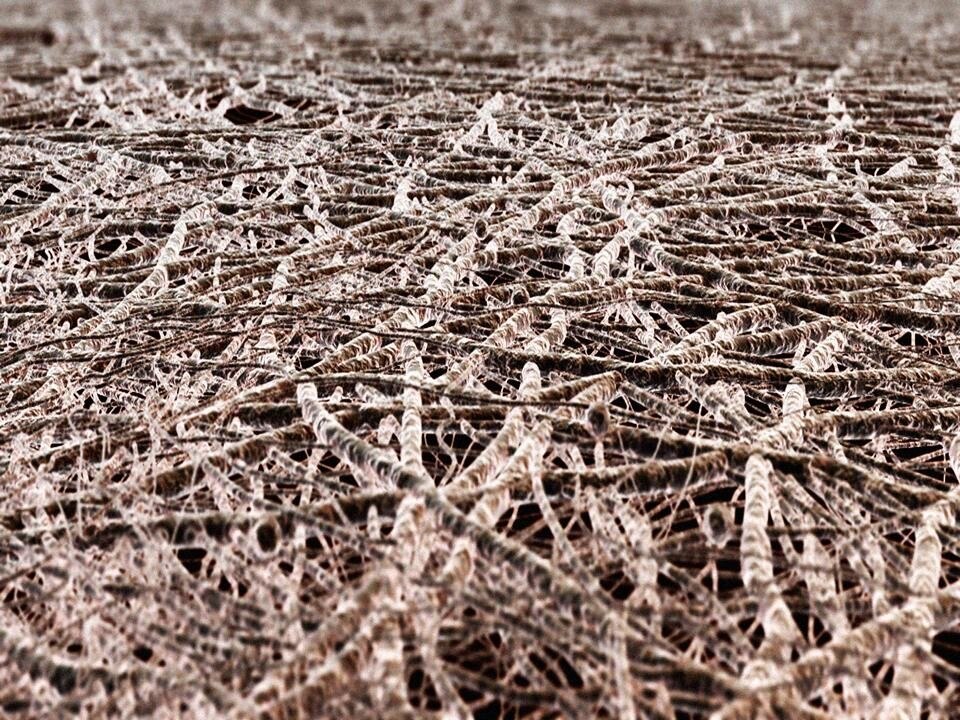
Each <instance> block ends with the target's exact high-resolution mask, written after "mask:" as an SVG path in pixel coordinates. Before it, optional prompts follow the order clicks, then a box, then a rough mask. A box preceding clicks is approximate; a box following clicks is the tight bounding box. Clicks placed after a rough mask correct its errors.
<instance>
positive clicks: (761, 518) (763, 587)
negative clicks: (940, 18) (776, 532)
mask: <svg viewBox="0 0 960 720" xmlns="http://www.w3.org/2000/svg"><path fill="white" fill-rule="evenodd" d="M772 472H773V468H772V466H771V465H770V462H769V461H768V460H766V459H765V458H763V457H761V456H759V455H751V456H750V457H749V458H748V459H747V466H746V469H745V471H744V480H745V484H746V500H745V504H744V509H743V528H742V532H741V536H740V565H741V575H742V577H743V585H744V587H745V588H746V589H747V592H749V593H750V594H751V595H752V596H753V597H754V598H755V599H756V601H757V603H758V605H759V614H760V618H761V622H762V624H763V634H764V639H763V644H762V646H761V649H760V653H759V657H758V659H757V660H755V661H753V662H751V663H749V664H748V665H747V667H746V668H745V669H744V671H743V677H744V680H746V681H747V682H750V683H763V682H765V681H766V680H768V679H769V678H770V677H771V676H772V675H775V674H776V672H777V670H776V668H777V665H778V664H779V663H783V662H786V661H787V660H788V659H789V657H790V651H791V650H792V648H793V646H794V644H795V642H796V641H797V639H798V635H799V633H798V631H797V627H796V624H795V623H794V621H793V616H792V615H791V614H790V609H789V608H788V607H787V605H786V603H785V602H784V600H783V597H782V596H781V594H780V590H779V588H778V587H777V584H776V580H775V579H774V576H773V557H772V552H771V546H770V538H769V537H768V535H767V520H768V517H769V515H770V509H771V502H772V500H773V498H772V492H773V491H772V488H771V485H770V475H771V473H772Z"/></svg>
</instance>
